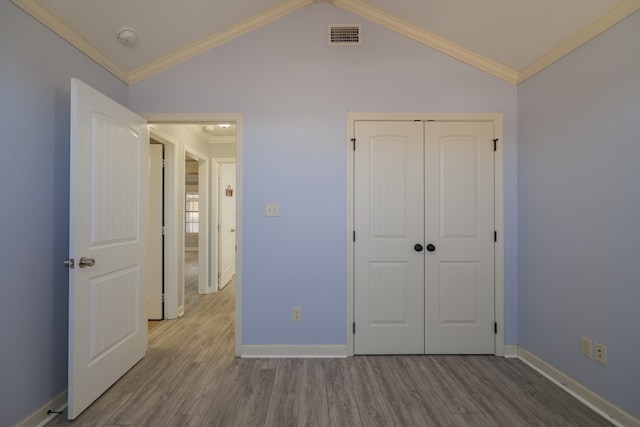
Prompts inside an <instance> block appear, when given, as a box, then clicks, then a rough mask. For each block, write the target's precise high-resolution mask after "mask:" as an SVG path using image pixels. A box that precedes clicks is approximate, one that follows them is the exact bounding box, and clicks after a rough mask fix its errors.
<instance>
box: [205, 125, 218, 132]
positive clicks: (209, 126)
mask: <svg viewBox="0 0 640 427" xmlns="http://www.w3.org/2000/svg"><path fill="white" fill-rule="evenodd" d="M202 129H204V131H205V132H215V130H216V127H215V126H213V125H206V126H205V127H203V128H202Z"/></svg>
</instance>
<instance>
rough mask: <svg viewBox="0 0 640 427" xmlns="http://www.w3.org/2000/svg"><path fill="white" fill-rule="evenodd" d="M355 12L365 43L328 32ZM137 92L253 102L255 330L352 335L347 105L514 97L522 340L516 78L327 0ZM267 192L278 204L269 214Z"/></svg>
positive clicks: (213, 105)
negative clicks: (341, 42)
mask: <svg viewBox="0 0 640 427" xmlns="http://www.w3.org/2000/svg"><path fill="white" fill-rule="evenodd" d="M344 23H349V24H362V37H363V45H362V46H358V47H329V46H328V45H327V35H326V34H327V27H328V25H329V24H344ZM129 99H130V105H131V108H132V109H133V110H134V111H137V112H140V113H152V112H170V113H180V112H203V113H204V112H207V113H230V112H233V113H235V112H238V113H242V114H243V120H244V122H243V124H244V127H243V180H244V184H243V185H244V194H243V209H244V211H243V226H244V231H243V235H244V242H243V264H244V267H243V344H345V343H346V313H347V308H346V286H347V285H346V284H347V273H346V271H347V270H346V235H347V230H346V212H347V202H346V187H347V177H346V171H347V164H346V162H347V152H346V143H347V141H346V137H347V129H346V121H347V112H349V111H353V112H499V111H502V112H503V113H504V123H505V127H504V133H505V141H504V144H505V166H504V173H505V180H504V181H505V206H506V213H505V226H506V236H505V238H506V244H505V248H506V251H505V252H506V253H505V256H506V260H505V264H506V271H505V278H506V279H505V299H506V306H507V310H506V322H505V323H506V324H505V329H506V342H507V343H510V344H515V343H517V289H516V287H517V285H516V279H517V256H516V251H517V240H516V229H517V224H516V120H517V117H516V89H515V87H514V86H512V85H510V84H508V83H506V82H504V81H502V80H499V79H497V78H495V77H492V76H490V75H488V74H486V73H484V72H482V71H479V70H477V69H475V68H473V67H470V66H468V65H466V64H463V63H461V62H459V61H457V60H455V59H452V58H450V57H448V56H446V55H444V54H441V53H439V52H436V51H434V50H432V49H430V48H427V47H425V46H424V45H421V44H419V43H416V42H414V41H412V40H409V39H407V38H405V37H403V36H400V35H398V34H396V33H394V32H391V31H389V30H386V29H384V28H382V27H380V26H378V25H375V24H372V23H370V22H368V21H366V20H364V19H362V18H359V17H357V16H355V15H352V14H350V13H348V12H346V11H344V10H342V9H340V8H338V7H334V6H331V5H327V4H317V5H312V6H308V7H306V8H304V9H301V10H299V11H297V12H295V13H293V14H291V15H289V16H286V17H284V18H282V19H280V20H278V21H276V22H274V23H271V24H269V25H267V26H265V27H263V28H261V29H258V30H256V31H253V32H251V33H249V34H247V35H245V36H242V37H240V38H238V39H235V40H233V41H231V42H229V43H227V44H225V45H223V46H221V47H218V48H216V49H214V50H212V51H209V52H207V53H205V54H202V55H200V56H198V57H197V58H194V59H192V60H190V61H188V62H186V63H183V64H181V65H178V66H176V67H174V68H172V69H170V70H167V71H165V72H163V73H161V74H159V75H156V76H154V77H152V78H149V79H148V80H145V81H143V82H141V83H138V84H136V85H134V86H132V87H131V89H130V98H129ZM267 201H269V202H279V203H280V212H281V216H280V217H279V218H266V217H265V216H264V209H265V206H264V205H265V202H267ZM293 306H298V307H302V313H303V321H302V322H300V323H292V322H291V321H290V318H291V308H292V307H293Z"/></svg>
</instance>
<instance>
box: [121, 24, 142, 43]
mask: <svg viewBox="0 0 640 427" xmlns="http://www.w3.org/2000/svg"><path fill="white" fill-rule="evenodd" d="M118 40H120V42H121V43H122V44H125V45H127V46H131V45H132V44H134V43H135V42H136V40H138V36H137V35H136V32H135V30H134V29H133V28H131V27H122V28H120V29H119V30H118Z"/></svg>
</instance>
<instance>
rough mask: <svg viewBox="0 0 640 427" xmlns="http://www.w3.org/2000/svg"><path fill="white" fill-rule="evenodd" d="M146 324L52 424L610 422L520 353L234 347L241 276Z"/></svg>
mask: <svg viewBox="0 0 640 427" xmlns="http://www.w3.org/2000/svg"><path fill="white" fill-rule="evenodd" d="M187 261H188V263H189V265H188V266H187V269H186V270H187V272H188V274H189V275H190V276H189V277H187V278H186V282H187V289H186V295H185V303H186V306H185V315H184V316H183V317H182V318H180V319H177V320H170V321H163V322H161V323H160V324H159V325H158V326H156V327H155V328H154V329H153V330H152V331H151V332H150V333H149V348H148V351H147V354H146V356H145V357H144V359H142V360H141V361H140V362H139V363H138V364H137V365H136V366H134V367H133V368H132V369H131V370H130V371H129V372H127V373H126V374H125V375H124V376H123V378H122V379H121V380H120V381H118V382H117V383H116V384H114V385H113V386H112V387H111V388H110V389H109V390H107V392H105V393H104V394H103V395H102V396H101V397H100V398H99V399H98V400H97V401H96V402H95V403H94V404H93V405H91V406H90V407H89V408H88V409H87V410H86V411H85V412H84V413H83V414H81V415H80V416H79V417H78V419H77V420H75V421H74V422H69V421H67V420H66V419H65V418H64V417H66V414H64V415H63V416H58V417H56V418H54V420H52V421H51V422H50V423H49V426H63V425H74V426H90V427H111V426H124V425H127V426H154V427H164V426H224V427H227V426H237V427H253V426H256V427H258V426H260V427H263V426H265V427H266V426H274V427H282V426H296V427H297V426H316V425H317V426H340V427H342V426H344V427H347V426H348V427H372V426H401V427H412V426H420V427H422V426H429V427H432V426H433V427H439V426H442V427H456V426H457V427H469V426H473V427H479V426H487V427H489V426H490V427H494V426H505V427H506V426H508V427H513V426H563V427H564V426H569V427H572V426H575V427H578V426H579V427H591V426H594V427H600V426H602V427H604V426H610V425H611V424H609V423H608V422H607V421H606V420H605V419H603V418H602V417H600V416H599V415H598V414H596V413H595V412H593V411H592V410H590V409H589V408H588V407H586V406H584V405H582V404H581V403H580V402H579V401H577V400H576V399H574V398H573V397H572V396H570V395H569V394H567V393H566V392H564V391H563V390H561V389H560V388H559V387H557V386H555V385H554V384H553V383H551V382H549V381H548V380H546V379H545V378H544V377H542V376H541V375H540V374H538V373H537V372H535V371H533V370H532V369H531V368H529V367H528V366H527V365H525V364H524V363H522V362H521V361H519V360H516V359H505V358H499V357H493V356H357V357H351V358H347V359H238V358H236V357H234V323H233V322H234V308H235V286H234V284H233V282H232V283H231V284H229V285H228V286H226V287H225V288H224V289H223V290H222V291H220V292H217V293H215V294H209V295H200V296H199V295H198V294H197V267H194V265H193V263H194V262H197V256H195V253H191V254H188V255H187Z"/></svg>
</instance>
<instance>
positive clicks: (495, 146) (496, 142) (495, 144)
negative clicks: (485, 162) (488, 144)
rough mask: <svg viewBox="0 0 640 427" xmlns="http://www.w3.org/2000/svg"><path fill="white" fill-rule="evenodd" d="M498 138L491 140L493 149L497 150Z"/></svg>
mask: <svg viewBox="0 0 640 427" xmlns="http://www.w3.org/2000/svg"><path fill="white" fill-rule="evenodd" d="M498 141H499V140H498V139H497V138H496V139H494V140H493V151H498Z"/></svg>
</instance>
